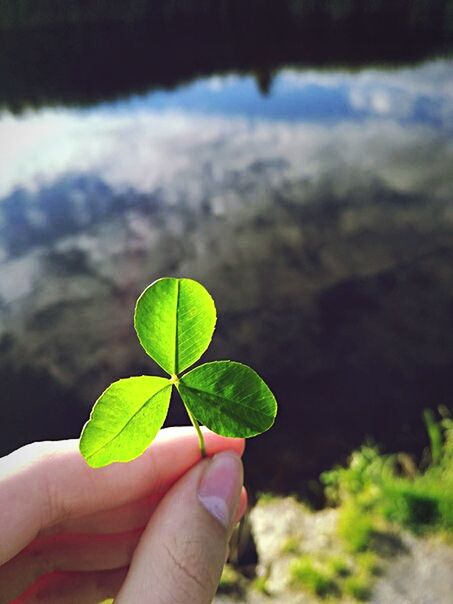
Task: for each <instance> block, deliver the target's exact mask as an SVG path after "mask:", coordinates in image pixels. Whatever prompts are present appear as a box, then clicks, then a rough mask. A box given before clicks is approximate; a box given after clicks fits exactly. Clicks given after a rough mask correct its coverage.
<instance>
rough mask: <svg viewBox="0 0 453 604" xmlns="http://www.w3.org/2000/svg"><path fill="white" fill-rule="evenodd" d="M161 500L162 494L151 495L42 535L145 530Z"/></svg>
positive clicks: (50, 528) (64, 523) (58, 525)
mask: <svg viewBox="0 0 453 604" xmlns="http://www.w3.org/2000/svg"><path fill="white" fill-rule="evenodd" d="M161 499H162V495H161V494H160V493H156V494H151V495H150V496H148V497H144V498H142V499H139V500H138V501H133V502H132V503H127V504H126V505H122V506H120V507H118V508H114V509H113V510H105V511H101V512H95V513H94V514H88V515H86V516H80V517H79V518H69V520H65V521H63V522H59V523H58V524H55V525H54V526H51V527H49V528H47V529H45V530H44V531H42V532H41V533H40V535H56V534H68V533H69V534H114V533H126V532H128V531H133V530H136V529H139V528H144V527H145V526H146V525H147V524H148V521H149V519H150V517H151V514H152V513H153V511H154V510H155V508H156V507H157V505H158V503H159V501H160V500H161Z"/></svg>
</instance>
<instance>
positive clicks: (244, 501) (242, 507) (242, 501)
mask: <svg viewBox="0 0 453 604" xmlns="http://www.w3.org/2000/svg"><path fill="white" fill-rule="evenodd" d="M248 502H249V499H248V495H247V490H246V488H245V487H242V489H241V495H240V497H239V503H238V507H237V509H236V514H235V517H234V523H235V524H237V523H238V522H239V521H240V520H241V518H242V516H243V515H244V514H245V512H246V511H247V506H248Z"/></svg>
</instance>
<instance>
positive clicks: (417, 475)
mask: <svg viewBox="0 0 453 604" xmlns="http://www.w3.org/2000/svg"><path fill="white" fill-rule="evenodd" d="M443 413H444V417H443V418H442V419H441V420H439V421H437V422H436V421H435V420H434V417H433V414H432V413H431V412H429V413H428V412H426V413H425V415H424V418H425V423H426V426H427V431H428V436H429V443H430V449H429V452H428V454H427V455H425V459H426V458H427V457H428V459H430V462H429V463H428V464H426V463H425V464H424V465H422V467H421V468H420V469H418V470H417V466H416V464H415V463H414V462H413V461H412V462H411V467H413V469H414V470H413V471H412V472H407V471H406V470H405V466H404V463H402V462H401V460H402V458H403V456H402V455H401V454H397V455H381V454H380V453H379V451H378V449H377V447H374V446H370V445H366V446H363V447H362V448H360V449H359V450H358V451H355V452H354V453H353V454H352V455H351V458H350V462H349V464H348V466H346V467H337V468H334V469H333V470H330V471H329V472H325V473H324V474H323V475H322V476H321V480H322V481H323V482H324V484H325V489H326V496H327V498H328V499H329V500H330V501H331V502H332V503H333V504H334V505H337V506H338V507H339V523H338V531H339V534H340V536H341V537H342V538H343V539H344V541H345V542H346V543H348V544H349V546H350V549H351V551H355V552H360V551H364V550H366V549H368V547H369V545H370V542H371V539H372V534H373V522H376V521H379V519H382V520H386V521H390V522H392V523H394V524H396V525H399V526H401V527H403V528H406V529H408V530H410V531H412V532H414V533H418V534H419V533H427V532H428V533H429V532H430V533H433V532H447V533H451V532H453V421H452V420H451V419H450V418H449V417H447V416H446V415H447V414H446V411H445V410H443ZM404 457H406V458H407V457H408V456H407V455H405V456H404Z"/></svg>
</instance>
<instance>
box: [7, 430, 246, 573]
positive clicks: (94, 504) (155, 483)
mask: <svg viewBox="0 0 453 604" xmlns="http://www.w3.org/2000/svg"><path fill="white" fill-rule="evenodd" d="M203 431H204V436H205V441H206V448H207V451H208V454H209V455H214V454H215V453H218V452H219V451H222V450H226V449H231V450H234V451H236V452H238V453H239V454H242V452H243V450H244V441H243V440H242V439H233V438H225V437H223V436H218V435H217V434H214V433H213V432H210V431H209V430H203ZM199 459H200V450H199V447H198V438H197V436H196V434H195V431H194V430H193V428H191V427H181V428H166V429H164V430H161V432H160V433H159V434H158V436H157V437H156V439H155V441H154V442H153V444H152V446H151V447H150V448H149V449H147V451H145V453H144V454H143V455H142V456H141V457H139V458H137V459H135V460H134V461H131V462H129V463H127V464H120V463H115V464H112V465H110V466H107V467H105V468H98V469H95V470H94V469H92V468H90V467H89V466H88V465H87V464H86V462H85V460H84V459H83V458H82V456H81V455H80V452H79V449H78V440H66V441H57V442H42V443H34V444H32V445H27V446H26V447H23V448H22V449H19V450H18V451H15V452H14V453H11V455H8V456H7V457H5V458H3V459H2V460H0V531H1V533H2V540H1V542H0V564H3V563H4V562H6V561H7V560H9V559H10V558H12V557H13V556H14V555H15V554H16V553H18V552H19V551H20V550H21V549H23V548H24V547H25V546H26V545H27V544H28V543H29V542H30V541H31V540H32V539H34V538H35V537H36V536H37V535H38V533H39V532H40V531H41V530H43V529H46V528H49V527H50V526H53V525H54V524H57V523H58V522H62V521H63V520H67V519H69V518H73V517H78V516H82V515H84V514H90V513H92V512H95V511H99V510H107V509H111V508H114V507H118V506H121V505H123V504H125V503H128V502H130V501H134V500H136V499H139V498H141V497H144V496H145V495H148V494H150V493H159V492H160V493H164V492H165V491H166V490H167V489H168V488H169V487H170V486H171V485H172V484H173V483H174V482H175V481H176V480H178V478H180V477H181V476H182V475H183V474H184V473H185V472H186V471H187V470H188V469H189V468H190V467H191V466H193V465H194V464H195V463H196V462H197V461H199Z"/></svg>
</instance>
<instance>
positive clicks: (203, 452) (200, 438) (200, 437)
mask: <svg viewBox="0 0 453 604" xmlns="http://www.w3.org/2000/svg"><path fill="white" fill-rule="evenodd" d="M183 405H184V407H185V408H186V411H187V415H188V416H189V419H190V421H191V422H192V425H193V427H194V428H195V430H196V432H197V436H198V443H199V445H200V451H201V457H206V445H205V442H204V436H203V432H202V431H201V430H200V424H199V423H198V421H197V419H196V418H195V417H194V416H193V415H192V413H191V412H190V411H189V409H188V407H187V406H186V404H185V403H184V401H183Z"/></svg>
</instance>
